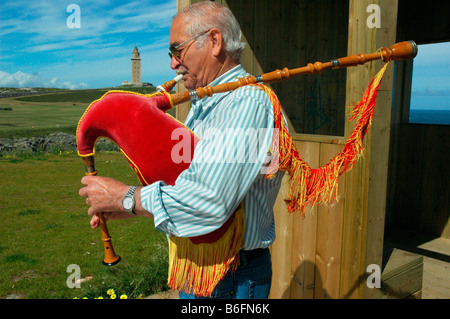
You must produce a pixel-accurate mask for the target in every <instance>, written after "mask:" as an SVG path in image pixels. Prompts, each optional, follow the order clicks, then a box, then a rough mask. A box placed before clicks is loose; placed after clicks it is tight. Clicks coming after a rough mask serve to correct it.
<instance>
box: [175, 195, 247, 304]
mask: <svg viewBox="0 0 450 319" xmlns="http://www.w3.org/2000/svg"><path fill="white" fill-rule="evenodd" d="M235 214H236V216H235V218H234V220H233V222H232V223H231V225H230V226H229V228H228V229H227V231H226V232H225V234H224V235H223V236H222V237H221V238H220V239H218V240H217V241H215V242H214V243H201V244H194V243H193V242H192V241H191V240H190V239H189V238H181V237H172V236H170V237H169V278H168V285H169V287H170V288H171V289H173V290H178V291H185V292H186V293H194V294H195V295H196V296H210V295H211V293H212V292H213V290H214V288H215V287H216V286H217V284H218V283H219V282H220V281H221V280H222V279H223V278H224V277H225V275H226V274H227V272H228V271H232V272H233V271H235V270H236V268H237V266H239V250H240V249H241V248H242V247H243V246H244V231H245V217H244V205H243V204H242V203H241V204H240V207H239V208H238V210H237V211H236V213H235Z"/></svg>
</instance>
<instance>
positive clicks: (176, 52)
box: [169, 30, 209, 59]
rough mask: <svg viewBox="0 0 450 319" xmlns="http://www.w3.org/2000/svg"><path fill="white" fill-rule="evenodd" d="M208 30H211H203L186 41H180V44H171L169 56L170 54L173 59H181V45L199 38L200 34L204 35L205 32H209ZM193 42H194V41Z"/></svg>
mask: <svg viewBox="0 0 450 319" xmlns="http://www.w3.org/2000/svg"><path fill="white" fill-rule="evenodd" d="M208 32H209V30H206V31H204V32H202V33H199V34H197V35H196V36H193V37H192V38H190V39H189V40H186V41H184V42H183V43H180V44H177V45H171V46H170V47H169V50H170V52H169V56H170V58H171V59H172V58H173V57H175V58H176V59H181V51H179V50H178V48H179V47H181V46H182V45H183V44H186V43H188V42H189V41H192V40H195V39H197V38H198V37H200V36H202V35H204V34H205V33H208ZM192 43H194V42H192ZM192 43H191V44H192ZM189 47H190V46H189ZM189 47H188V48H189Z"/></svg>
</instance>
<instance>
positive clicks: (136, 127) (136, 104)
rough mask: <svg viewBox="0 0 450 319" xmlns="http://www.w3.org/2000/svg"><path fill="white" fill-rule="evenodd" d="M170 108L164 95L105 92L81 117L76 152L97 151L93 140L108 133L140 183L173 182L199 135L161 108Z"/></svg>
mask: <svg viewBox="0 0 450 319" xmlns="http://www.w3.org/2000/svg"><path fill="white" fill-rule="evenodd" d="M169 108H171V103H170V99H169V98H168V96H167V95H166V94H161V95H156V96H145V95H141V94H137V93H133V92H121V91H118V92H114V91H110V92H107V93H106V94H105V95H104V96H103V97H102V98H100V99H99V100H96V101H94V102H93V103H92V104H91V105H90V106H89V107H88V109H87V110H86V112H85V113H84V115H83V116H82V118H81V119H80V122H79V124H78V128H77V145H78V154H79V155H80V156H89V155H95V144H96V142H97V140H98V139H99V138H101V137H106V138H108V139H110V140H112V141H113V142H115V143H116V144H117V145H118V146H119V147H120V149H121V151H122V153H123V154H124V155H125V157H126V158H127V159H128V161H129V163H130V166H131V167H132V168H133V169H134V171H135V172H136V174H137V176H138V178H139V180H140V181H141V183H142V185H148V184H151V183H153V182H156V181H160V180H162V181H164V182H165V183H166V184H168V185H174V184H175V180H176V179H177V177H178V176H179V175H180V173H181V172H182V171H184V170H185V169H187V168H188V167H189V165H190V161H191V160H192V156H193V154H194V147H195V145H196V143H197V142H198V138H197V137H196V136H195V135H194V134H193V133H192V132H191V131H190V130H189V129H188V128H186V127H185V126H184V125H183V124H181V123H180V122H178V121H177V120H175V119H174V118H173V117H172V116H170V115H169V114H167V113H165V112H164V111H163V110H165V109H169ZM180 143H182V144H180ZM172 152H174V155H175V156H174V160H173V159H172ZM183 152H188V153H184V154H183ZM189 153H190V154H189ZM180 160H182V161H181V162H180Z"/></svg>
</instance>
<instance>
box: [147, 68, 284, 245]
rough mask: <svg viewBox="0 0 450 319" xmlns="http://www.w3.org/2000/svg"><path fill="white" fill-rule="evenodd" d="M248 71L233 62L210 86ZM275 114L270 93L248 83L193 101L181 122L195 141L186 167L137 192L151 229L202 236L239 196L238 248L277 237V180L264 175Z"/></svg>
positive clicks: (231, 208) (222, 218) (226, 214)
mask: <svg viewBox="0 0 450 319" xmlns="http://www.w3.org/2000/svg"><path fill="white" fill-rule="evenodd" d="M247 75H248V74H247V73H246V72H245V70H244V68H243V67H242V66H241V65H239V66H237V67H235V68H233V69H232V70H230V71H228V72H227V73H225V74H223V75H222V76H220V77H219V78H217V79H216V80H214V81H213V82H212V83H210V85H211V86H214V85H217V84H221V83H227V82H231V81H235V80H236V79H237V78H238V77H244V76H247ZM273 117H274V115H273V106H272V103H271V101H270V99H269V97H268V96H267V94H266V93H265V92H264V91H263V90H261V89H260V88H257V87H254V86H244V87H240V88H238V89H236V90H234V91H232V92H225V93H219V94H215V95H213V96H212V97H206V98H204V99H202V100H199V101H196V102H193V103H192V108H191V110H190V112H189V114H188V117H187V119H186V122H185V125H186V126H187V127H188V128H189V129H190V130H192V131H193V132H194V133H195V134H196V135H197V136H198V137H199V138H200V141H199V142H198V143H197V145H196V147H195V152H194V156H193V159H192V162H191V163H190V166H189V168H188V169H187V170H185V171H184V172H183V173H181V174H180V176H179V177H178V179H177V180H176V182H175V185H173V186H170V185H166V184H165V183H164V182H162V181H160V182H155V183H153V184H150V185H148V186H146V187H144V188H143V189H142V191H141V198H142V204H143V207H144V208H145V209H146V210H147V211H149V212H151V213H152V214H153V215H154V221H155V227H156V228H157V229H158V230H160V231H162V232H165V233H167V234H170V235H173V236H179V237H193V236H199V235H204V234H207V233H210V232H212V231H214V230H216V229H218V228H220V227H221V226H222V225H223V224H224V223H225V221H226V220H227V219H228V218H229V217H230V216H231V215H232V213H233V212H234V210H235V209H236V208H237V206H238V205H239V203H240V202H241V201H242V200H243V201H244V209H245V222H246V224H245V244H244V249H247V250H249V249H256V248H266V247H268V246H270V245H271V244H272V243H273V241H274V240H275V223H274V216H273V205H274V203H275V199H276V197H277V194H278V191H279V188H280V184H281V179H282V177H283V173H278V174H277V175H276V176H275V177H274V178H273V179H271V180H268V179H266V178H265V170H264V168H266V167H267V161H268V150H269V149H270V145H271V141H272V136H273V134H274V129H273V127H274V118H273ZM269 158H270V157H269Z"/></svg>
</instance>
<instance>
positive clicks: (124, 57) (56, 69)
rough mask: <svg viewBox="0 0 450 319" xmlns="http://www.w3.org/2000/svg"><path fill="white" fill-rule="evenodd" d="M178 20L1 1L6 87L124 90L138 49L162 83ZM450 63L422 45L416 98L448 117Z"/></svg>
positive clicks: (126, 1)
mask: <svg viewBox="0 0 450 319" xmlns="http://www.w3.org/2000/svg"><path fill="white" fill-rule="evenodd" d="M72 4H75V5H76V6H77V7H78V9H79V10H78V13H79V19H74V15H75V14H76V13H77V11H76V10H74V9H72V8H71V5H72ZM175 13H176V0H120V1H118V0H96V1H86V0H69V1H66V0H0V87H5V86H6V87H57V88H70V89H83V88H102V87H114V86H118V85H120V84H121V83H122V82H123V81H124V80H128V81H131V60H130V59H131V53H132V51H133V49H134V46H135V45H137V46H138V48H139V52H140V54H141V59H142V72H141V73H142V76H141V80H142V81H143V82H149V83H152V84H154V85H155V86H157V85H159V84H162V83H164V82H166V81H168V80H171V79H172V78H173V77H174V76H175V72H174V71H173V70H171V69H170V59H169V56H168V54H167V53H168V42H169V30H170V23H171V18H172V16H173V15H174V14H175ZM76 22H78V23H79V24H78V25H76ZM73 26H78V27H73ZM449 56H450V43H449V42H448V43H445V44H440V45H432V44H431V45H420V46H419V54H418V56H417V57H416V58H415V59H414V67H413V72H414V73H413V88H412V91H413V96H421V97H422V99H424V97H425V96H433V97H434V98H436V97H439V99H440V101H443V102H438V103H432V105H431V106H426V107H441V106H442V105H443V104H446V105H447V106H445V108H446V109H449V110H450V62H449V61H450V60H449V59H448V57H449ZM280 67H282V66H280ZM418 100H419V99H418ZM412 107H419V108H420V107H422V103H419V104H418V106H414V105H412Z"/></svg>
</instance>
